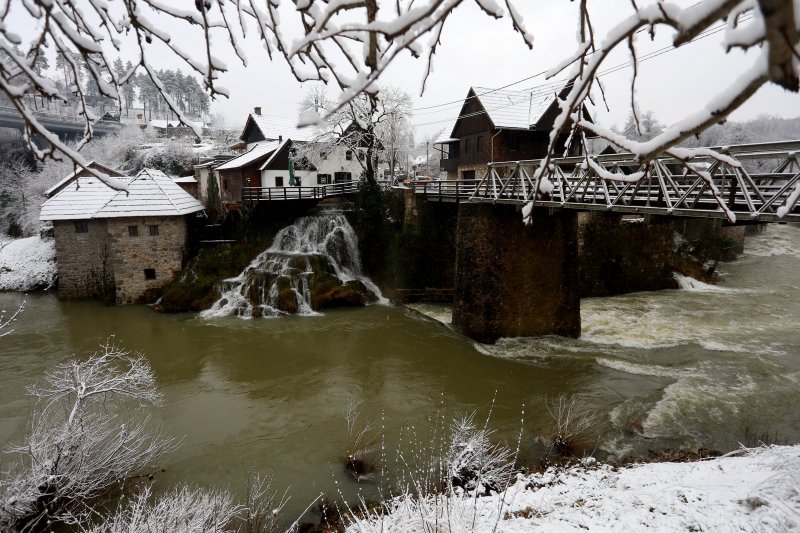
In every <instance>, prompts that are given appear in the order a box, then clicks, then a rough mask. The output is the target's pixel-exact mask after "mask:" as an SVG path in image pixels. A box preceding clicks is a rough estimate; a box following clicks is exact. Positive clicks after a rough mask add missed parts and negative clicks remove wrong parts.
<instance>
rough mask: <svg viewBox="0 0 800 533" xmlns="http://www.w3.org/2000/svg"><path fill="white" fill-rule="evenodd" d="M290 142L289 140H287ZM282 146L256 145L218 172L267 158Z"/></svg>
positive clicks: (278, 144) (268, 142)
mask: <svg viewBox="0 0 800 533" xmlns="http://www.w3.org/2000/svg"><path fill="white" fill-rule="evenodd" d="M287 140H288V139H287ZM280 145H281V143H280V142H278V141H264V142H260V143H258V144H256V145H255V146H253V147H252V148H250V150H248V151H247V152H245V153H243V154H242V155H240V156H237V157H234V158H233V159H231V160H229V161H228V162H227V163H224V164H222V165H220V166H218V167H217V170H234V169H237V168H242V167H244V166H247V165H249V164H251V163H253V162H254V161H257V160H258V159H260V158H262V157H266V156H267V155H269V154H270V153H271V152H272V151H274V150H277V149H278V147H279V146H280Z"/></svg>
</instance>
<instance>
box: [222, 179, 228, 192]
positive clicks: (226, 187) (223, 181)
mask: <svg viewBox="0 0 800 533" xmlns="http://www.w3.org/2000/svg"><path fill="white" fill-rule="evenodd" d="M222 190H223V191H227V190H228V180H222Z"/></svg>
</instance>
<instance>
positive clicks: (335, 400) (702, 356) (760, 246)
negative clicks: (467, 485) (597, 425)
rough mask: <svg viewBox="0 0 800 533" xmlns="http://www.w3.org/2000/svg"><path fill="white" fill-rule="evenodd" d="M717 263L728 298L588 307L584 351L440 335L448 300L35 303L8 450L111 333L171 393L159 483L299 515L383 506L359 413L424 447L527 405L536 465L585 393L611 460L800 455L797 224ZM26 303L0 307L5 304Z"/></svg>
mask: <svg viewBox="0 0 800 533" xmlns="http://www.w3.org/2000/svg"><path fill="white" fill-rule="evenodd" d="M720 268H721V270H722V271H723V272H724V274H725V276H724V279H723V281H722V282H721V283H720V284H719V285H718V286H715V287H707V286H702V285H700V286H696V287H694V288H691V289H687V290H675V291H662V292H655V293H637V294H632V295H626V296H621V297H614V298H599V299H587V300H584V301H583V302H582V320H583V335H582V337H581V339H579V340H568V339H561V338H555V337H548V338H541V339H506V340H501V341H500V342H498V343H497V344H496V345H492V346H485V345H477V344H475V343H474V342H472V341H470V340H469V339H466V338H464V337H462V336H460V335H459V334H457V333H456V332H454V331H452V330H451V329H450V328H449V327H448V326H447V325H446V324H443V323H442V322H448V321H449V309H447V308H445V307H441V306H420V307H419V308H420V309H421V310H423V311H424V312H426V313H427V314H429V315H431V316H433V317H436V318H439V319H440V320H441V321H437V320H433V319H430V318H426V317H422V316H418V315H417V314H415V313H411V312H409V311H407V310H404V309H402V308H396V307H390V306H386V305H372V306H369V307H366V308H362V309H356V310H339V311H330V312H326V313H325V314H324V315H323V316H313V317H285V318H272V319H257V320H242V319H237V318H214V319H203V318H199V317H197V316H196V315H191V314H181V315H163V314H157V313H154V312H151V311H150V310H149V309H148V308H146V307H141V306H128V307H105V306H103V305H101V304H99V303H95V302H61V301H59V300H58V299H57V298H56V297H55V296H53V295H50V294H35V295H30V296H28V298H27V305H26V309H25V311H24V313H23V315H22V316H21V318H20V319H19V320H18V322H17V323H16V326H15V331H14V332H13V333H12V334H11V335H8V336H6V337H3V338H0V444H1V445H4V446H8V445H10V444H13V443H19V442H21V440H22V439H23V437H24V433H25V426H26V420H27V415H28V413H29V410H30V407H31V406H30V403H29V401H28V399H27V398H26V396H25V394H24V390H25V386H26V385H28V384H30V383H32V382H34V381H36V379H37V378H38V377H39V376H41V374H42V373H43V372H44V371H45V370H46V369H47V368H49V367H50V366H51V365H53V364H54V363H56V362H59V361H63V360H65V359H66V358H69V357H72V356H73V355H74V354H77V356H78V357H85V356H86V355H88V354H89V353H91V352H92V351H94V350H95V349H96V347H97V346H98V344H99V343H101V342H103V341H104V340H105V339H107V338H108V337H109V336H112V335H113V336H114V337H115V339H116V341H118V342H120V343H121V344H122V345H123V346H125V347H127V348H129V349H131V350H135V351H142V352H144V353H145V354H146V355H147V358H148V359H149V361H150V362H151V364H152V366H153V369H154V371H155V374H156V376H157V380H158V385H159V387H160V389H161V390H162V391H163V393H164V395H165V405H164V406H163V407H162V408H160V409H158V411H157V414H158V416H159V417H160V419H161V421H162V424H163V427H164V428H165V429H166V430H167V431H168V432H169V433H170V434H172V435H174V436H176V437H180V438H182V443H181V445H180V447H179V448H178V450H177V451H176V452H174V453H172V454H171V455H169V456H168V457H167V458H166V460H165V472H163V473H160V474H158V475H157V476H156V484H157V487H158V488H159V489H163V488H166V487H170V486H172V485H174V484H175V483H177V482H179V481H188V482H190V483H192V484H198V485H201V486H224V487H230V488H232V489H234V490H236V491H241V490H243V489H244V485H245V477H246V472H247V470H248V468H249V467H250V466H251V465H256V466H257V467H258V468H261V469H265V470H266V469H272V470H273V471H274V473H275V476H276V479H277V483H278V486H280V487H289V493H290V494H291V496H292V500H291V502H290V505H289V506H288V510H289V513H288V514H289V515H292V513H297V512H299V511H300V510H302V509H303V508H304V507H305V506H306V504H307V503H308V502H309V501H311V500H313V498H314V497H315V496H316V495H317V494H319V493H320V492H324V493H326V494H327V495H328V496H329V497H330V498H336V484H335V481H338V482H339V486H340V488H341V490H342V492H343V493H344V495H345V497H346V498H351V497H352V496H353V495H354V494H355V493H356V491H358V490H359V488H365V490H366V491H367V492H369V490H370V489H369V487H370V485H369V484H368V483H364V482H362V483H360V484H359V483H356V482H355V481H353V480H352V479H350V478H349V476H348V475H347V474H346V473H345V472H344V470H343V468H342V466H341V462H340V459H341V457H342V455H343V453H344V447H345V431H346V427H345V420H344V411H345V408H346V404H347V402H348V401H349V400H350V399H355V400H359V401H362V404H361V411H362V416H364V417H366V418H370V419H372V420H375V421H376V422H377V424H378V425H380V426H383V427H384V430H383V433H384V435H385V441H386V443H387V448H391V449H392V450H394V449H395V447H396V446H398V442H399V443H400V444H399V446H400V447H401V448H402V447H404V446H406V447H408V446H410V445H409V444H408V438H407V437H406V438H405V439H402V438H400V434H401V430H402V431H403V432H405V434H406V435H408V434H410V432H412V430H410V429H409V428H411V427H413V428H414V430H413V431H419V433H420V434H424V432H425V431H426V430H425V428H426V427H430V421H429V420H430V418H431V417H434V416H435V415H436V413H437V412H439V410H440V409H441V411H443V412H444V413H446V414H448V415H450V414H453V415H457V414H463V413H466V412H470V411H477V413H478V416H479V417H480V419H481V420H483V419H484V418H485V416H486V415H487V414H488V412H489V409H490V406H491V405H492V403H493V399H494V407H493V409H492V414H491V420H490V423H489V425H490V426H491V427H492V428H494V429H496V430H497V433H496V438H497V439H498V440H506V441H508V442H512V443H513V444H515V443H516V440H517V436H518V434H519V431H520V419H521V411H522V406H523V404H524V406H525V408H524V411H525V414H524V425H523V431H522V445H521V459H522V462H530V463H534V462H535V461H536V460H537V459H538V454H539V453H540V447H539V445H538V444H537V442H536V436H537V435H538V434H540V433H541V432H542V431H543V430H544V428H546V426H547V424H548V420H549V417H548V415H547V411H546V409H545V407H544V406H545V401H546V399H547V398H551V399H552V398H555V397H557V396H558V395H559V394H562V393H563V394H575V393H580V394H583V395H584V400H585V402H586V405H587V406H589V407H591V408H592V409H594V410H596V411H597V413H598V417H599V420H600V421H601V423H602V425H603V427H604V431H603V433H602V436H601V438H600V442H599V449H600V451H601V452H602V453H604V454H611V455H616V456H621V455H625V454H628V453H645V452H646V451H647V450H649V449H660V448H664V447H673V448H678V447H685V448H696V447H700V446H703V447H708V448H713V449H718V450H722V451H727V450H730V449H732V448H735V447H736V446H737V445H738V443H739V442H742V441H743V440H744V439H745V438H746V436H747V434H748V433H749V434H752V433H754V432H755V433H765V432H769V433H777V435H778V438H779V439H780V440H781V441H787V442H798V441H800V408H798V405H800V324H799V323H798V317H800V228H795V227H790V226H772V227H770V228H769V229H768V231H766V232H764V233H761V234H757V235H755V236H752V237H748V243H747V250H746V253H745V255H744V256H743V257H742V258H741V259H740V260H738V261H736V262H733V263H727V264H722V265H721V267H720ZM21 299H22V295H19V294H12V293H7V294H2V295H0V303H2V306H3V307H5V308H6V309H11V308H13V307H14V306H15V305H17V304H18V303H19V302H20V301H21ZM531 305H535V302H532V303H531ZM403 428H406V429H403ZM513 444H512V445H513ZM392 453H394V452H392ZM3 464H4V465H5V464H6V460H4V461H3Z"/></svg>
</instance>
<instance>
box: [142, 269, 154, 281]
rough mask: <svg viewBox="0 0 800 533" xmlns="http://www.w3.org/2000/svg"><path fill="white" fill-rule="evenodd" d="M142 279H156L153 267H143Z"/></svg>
mask: <svg viewBox="0 0 800 533" xmlns="http://www.w3.org/2000/svg"><path fill="white" fill-rule="evenodd" d="M144 279H156V269H155V268H145V269H144Z"/></svg>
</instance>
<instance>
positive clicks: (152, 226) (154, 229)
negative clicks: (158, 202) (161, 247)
mask: <svg viewBox="0 0 800 533" xmlns="http://www.w3.org/2000/svg"><path fill="white" fill-rule="evenodd" d="M147 227H148V228H150V235H151V236H155V235H158V224H150V225H149V226H147Z"/></svg>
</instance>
